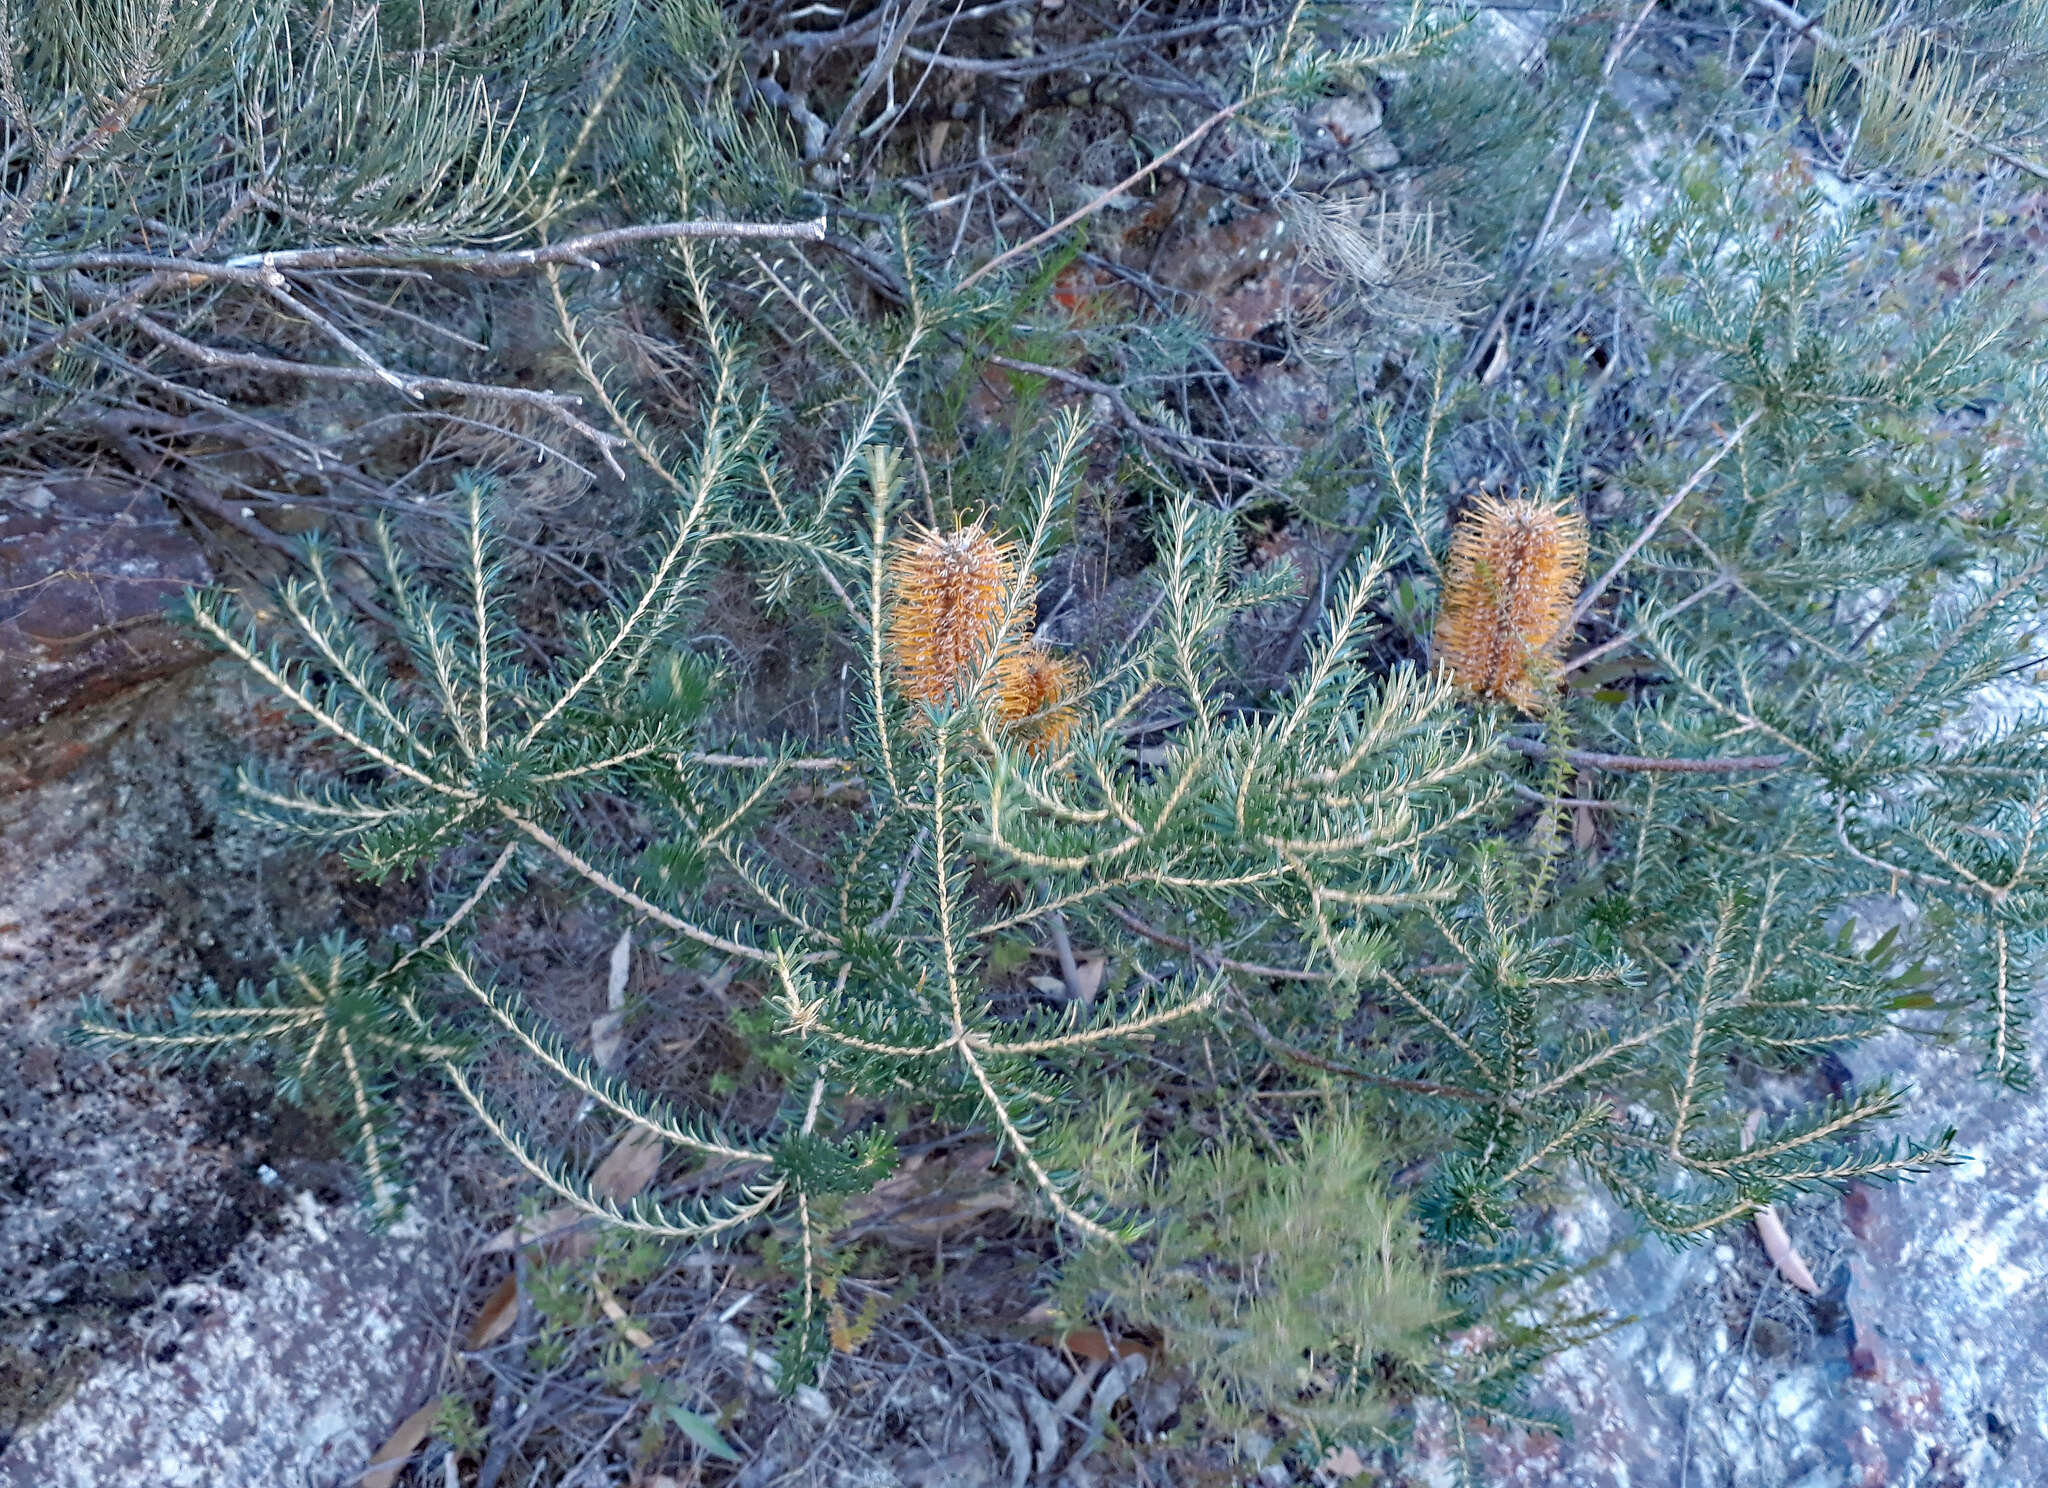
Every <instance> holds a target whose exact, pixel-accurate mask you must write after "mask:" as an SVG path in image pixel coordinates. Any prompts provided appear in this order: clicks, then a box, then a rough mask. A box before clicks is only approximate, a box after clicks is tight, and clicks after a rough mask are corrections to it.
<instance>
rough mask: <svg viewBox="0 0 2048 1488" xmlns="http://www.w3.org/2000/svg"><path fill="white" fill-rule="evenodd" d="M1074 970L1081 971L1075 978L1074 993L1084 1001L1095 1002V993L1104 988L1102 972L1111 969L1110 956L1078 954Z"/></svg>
mask: <svg viewBox="0 0 2048 1488" xmlns="http://www.w3.org/2000/svg"><path fill="white" fill-rule="evenodd" d="M1074 970H1075V971H1076V972H1077V973H1079V975H1077V976H1076V977H1075V979H1074V995H1075V996H1077V997H1079V998H1080V999H1081V1001H1083V1002H1093V1001H1094V1000H1095V994H1096V993H1098V992H1100V991H1101V990H1102V974H1103V973H1104V972H1106V971H1108V970H1109V957H1107V956H1090V955H1086V954H1083V955H1080V956H1077V957H1075V958H1074Z"/></svg>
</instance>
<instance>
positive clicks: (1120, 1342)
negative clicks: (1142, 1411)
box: [1032, 1328, 1157, 1364]
mask: <svg viewBox="0 0 2048 1488" xmlns="http://www.w3.org/2000/svg"><path fill="white" fill-rule="evenodd" d="M1032 1342H1034V1343H1036V1344H1039V1345H1040V1346H1041V1347H1044V1348H1057V1349H1060V1350H1062V1351H1063V1352H1065V1353H1069V1354H1072V1355H1073V1356H1074V1357H1075V1358H1077V1359H1094V1360H1097V1361H1098V1362H1101V1363H1105V1364H1106V1363H1108V1362H1110V1361H1111V1360H1113V1359H1129V1358H1132V1357H1134V1356H1135V1357H1139V1358H1142V1359H1144V1360H1145V1362H1146V1363H1147V1364H1150V1363H1151V1362H1152V1355H1153V1354H1154V1353H1155V1352H1156V1351H1157V1350H1156V1348H1155V1346H1154V1345H1152V1344H1149V1343H1146V1342H1145V1341H1144V1340H1143V1339H1141V1338H1128V1337H1125V1336H1124V1335H1123V1334H1121V1333H1120V1334H1118V1335H1116V1336H1115V1337H1113V1338H1112V1337H1111V1336H1110V1335H1109V1334H1107V1333H1105V1332H1103V1331H1102V1330H1101V1329H1100V1328H1076V1329H1075V1330H1074V1331H1073V1332H1071V1333H1069V1334H1067V1335H1066V1336H1065V1337H1062V1338H1058V1339H1053V1338H1035V1339H1033V1340H1032Z"/></svg>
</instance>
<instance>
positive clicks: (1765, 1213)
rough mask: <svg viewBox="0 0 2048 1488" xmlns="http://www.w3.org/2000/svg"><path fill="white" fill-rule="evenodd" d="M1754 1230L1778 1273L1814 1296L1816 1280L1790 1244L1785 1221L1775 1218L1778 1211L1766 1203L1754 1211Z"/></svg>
mask: <svg viewBox="0 0 2048 1488" xmlns="http://www.w3.org/2000/svg"><path fill="white" fill-rule="evenodd" d="M1756 1233H1757V1238H1758V1239H1760V1240H1762V1241H1763V1242H1764V1254H1765V1255H1767V1256H1769V1257H1770V1258H1771V1264H1772V1265H1773V1266H1776V1267H1777V1268H1778V1274H1779V1275H1780V1276H1782V1277H1784V1278H1785V1280H1787V1281H1789V1282H1791V1283H1792V1285H1794V1286H1796V1287H1798V1288H1799V1290H1800V1291H1802V1292H1804V1293H1806V1295H1807V1296H1809V1297H1818V1296H1819V1295H1820V1283H1819V1282H1817V1281H1815V1280H1814V1279H1813V1272H1812V1271H1810V1270H1809V1269H1807V1265H1806V1258H1805V1257H1804V1256H1802V1255H1800V1254H1799V1251H1798V1248H1797V1247H1796V1246H1794V1245H1793V1244H1792V1236H1791V1235H1790V1233H1788V1232H1787V1231H1786V1229H1785V1221H1784V1220H1782V1219H1780V1218H1778V1211H1777V1210H1775V1209H1773V1208H1772V1207H1771V1206H1770V1205H1769V1204H1766V1205H1764V1206H1763V1208H1761V1209H1759V1210H1757V1212H1756Z"/></svg>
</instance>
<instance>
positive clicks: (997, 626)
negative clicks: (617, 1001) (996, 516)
mask: <svg viewBox="0 0 2048 1488" xmlns="http://www.w3.org/2000/svg"><path fill="white" fill-rule="evenodd" d="M1016 576H1017V569H1016V562H1015V560H1014V558H1013V557H1012V555H1011V550H1010V546H1009V544H1007V543H1005V542H1003V541H1002V540H1000V539H999V538H996V537H992V536H990V535H989V534H988V533H987V532H985V531H984V530H983V529H982V526H981V524H980V523H979V522H976V523H974V524H972V525H971V526H967V527H962V528H960V529H958V530H957V531H954V532H949V533H944V534H941V533H937V532H920V533H919V534H918V535H917V536H915V537H911V538H905V539H904V540H903V541H901V542H899V543H897V544H896V551H895V553H894V554H893V555H892V557H891V558H890V561H889V591H890V596H889V597H890V613H889V651H890V655H891V657H892V658H893V659H894V661H895V663H896V676H897V683H898V685H899V686H900V687H901V688H902V689H903V693H904V695H905V696H906V697H908V698H910V699H912V700H913V701H915V702H920V703H935V704H936V703H942V702H944V701H945V700H946V699H947V698H948V697H949V696H951V695H952V693H953V691H954V690H955V688H957V687H958V686H959V685H960V683H961V682H962V681H963V680H964V679H965V678H966V677H967V676H968V675H969V674H971V673H972V672H973V671H974V670H975V669H976V668H978V667H979V666H981V664H982V663H983V662H984V661H985V660H987V658H988V654H989V650H990V648H991V647H993V646H994V645H995V643H996V638H997V637H998V636H1000V635H1001V634H1002V631H1003V622H1004V621H1005V620H1007V619H1008V618H1009V614H1008V607H1009V603H1010V593H1011V588H1012V586H1013V585H1014V583H1015V582H1016Z"/></svg>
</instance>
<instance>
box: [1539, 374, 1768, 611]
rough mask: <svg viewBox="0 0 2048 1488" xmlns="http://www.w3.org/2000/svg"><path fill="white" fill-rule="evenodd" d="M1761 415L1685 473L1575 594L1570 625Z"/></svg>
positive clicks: (1753, 416) (1739, 426) (1746, 422)
mask: <svg viewBox="0 0 2048 1488" xmlns="http://www.w3.org/2000/svg"><path fill="white" fill-rule="evenodd" d="M1763 416H1764V412H1763V410H1762V409H1761V408H1759V409H1758V410H1756V412H1754V413H1752V414H1751V415H1750V416H1749V417H1748V418H1746V419H1744V420H1743V421H1742V422H1741V423H1739V424H1737V425H1736V426H1735V432H1734V433H1733V434H1730V435H1729V436H1728V437H1727V438H1726V439H1724V440H1722V441H1721V447H1720V448H1719V449H1717V450H1715V451H1714V453H1713V454H1712V455H1710V456H1708V457H1707V462H1706V463H1705V464H1704V465H1702V466H1700V468H1699V469H1697V470H1695V471H1694V472H1693V473H1692V474H1691V475H1689V476H1687V477H1686V478H1685V484H1684V485H1682V486H1680V487H1679V488H1678V489H1677V490H1676V491H1673V492H1672V493H1671V499H1670V500H1668V501H1666V502H1665V503H1664V504H1663V506H1661V507H1659V508H1658V509H1657V515H1656V516H1654V517H1652V518H1650V520H1649V521H1648V522H1647V523H1646V524H1645V525H1644V527H1643V530H1642V531H1641V532H1638V533H1637V534H1636V535H1635V540H1634V541H1633V542H1631V543H1630V544H1629V545H1628V546H1627V547H1625V548H1623V549H1622V550H1621V556H1620V557H1619V558H1616V559H1615V560H1614V566H1613V567H1612V568H1610V569H1608V570H1607V572H1606V573H1604V574H1602V575H1600V577H1599V578H1598V579H1596V580H1594V581H1593V583H1592V585H1591V586H1590V587H1588V589H1587V590H1586V592H1585V593H1584V594H1581V595H1580V596H1579V602H1578V603H1577V604H1575V605H1573V606H1572V618H1571V621H1570V624H1572V625H1577V624H1578V623H1579V622H1580V621H1581V620H1583V619H1585V618H1586V616H1587V615H1588V614H1589V613H1590V612H1591V611H1592V608H1593V603H1594V601H1595V600H1597V599H1599V598H1600V596H1601V595H1602V594H1605V593H1606V592H1607V586H1608V585H1609V584H1612V583H1613V582H1614V581H1615V579H1616V578H1618V577H1619V576H1620V574H1621V571H1622V570H1623V569H1624V568H1627V567H1628V563H1629V560H1630V559H1631V558H1633V557H1635V555H1636V554H1638V553H1640V552H1641V551H1642V550H1643V547H1644V545H1645V544H1646V543H1648V542H1649V540H1650V539H1651V538H1653V537H1655V536H1656V535H1657V529H1658V528H1660V527H1662V526H1663V525H1664V523H1665V522H1666V521H1668V520H1669V519H1670V516H1671V514H1672V513H1673V512H1675V511H1677V510H1678V508H1679V507H1681V506H1682V505H1684V504H1685V498H1686V497H1688V496H1690V495H1691V494H1692V493H1693V492H1694V491H1696V490H1698V489H1699V484H1700V482H1701V481H1703V480H1705V479H1706V478H1707V477H1708V476H1710V475H1712V474H1713V473H1714V467H1715V466H1716V465H1719V464H1720V463H1721V462H1722V461H1723V460H1724V459H1726V458H1727V457H1728V452H1729V451H1730V450H1732V449H1734V448H1735V446H1736V445H1738V444H1740V443H1742V440H1743V436H1744V435H1746V434H1748V433H1749V431H1750V430H1751V428H1753V427H1754V426H1755V424H1756V421H1757V420H1758V419H1760V418H1762V417H1763Z"/></svg>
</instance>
